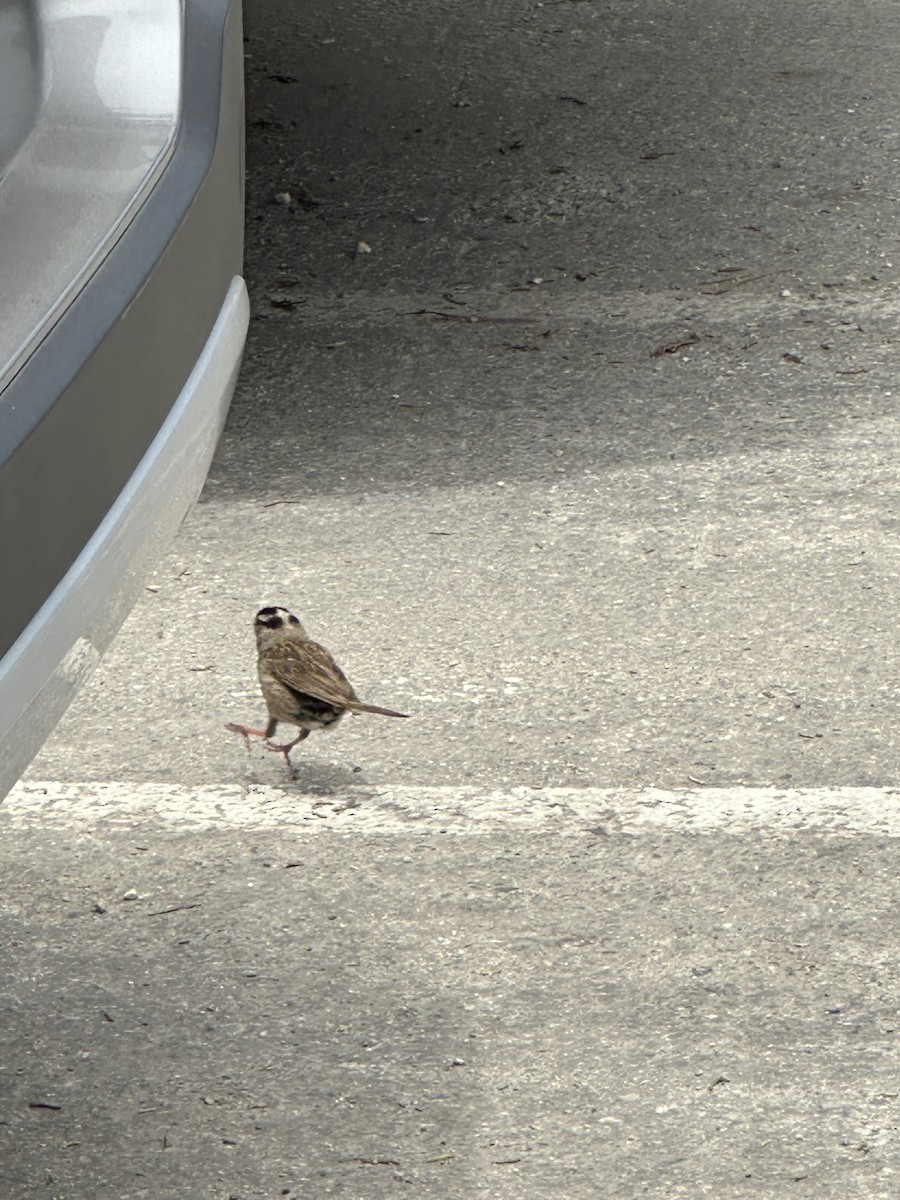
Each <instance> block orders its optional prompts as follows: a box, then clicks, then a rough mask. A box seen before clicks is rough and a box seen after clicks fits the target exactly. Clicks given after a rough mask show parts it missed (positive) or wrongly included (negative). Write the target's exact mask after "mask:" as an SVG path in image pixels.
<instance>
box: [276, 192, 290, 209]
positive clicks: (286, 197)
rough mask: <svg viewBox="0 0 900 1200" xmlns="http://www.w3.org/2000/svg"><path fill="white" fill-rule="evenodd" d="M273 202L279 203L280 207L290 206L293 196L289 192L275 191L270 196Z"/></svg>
mask: <svg viewBox="0 0 900 1200" xmlns="http://www.w3.org/2000/svg"><path fill="white" fill-rule="evenodd" d="M272 202H273V203H274V204H280V205H281V207H282V208H290V207H291V205H292V204H293V203H294V198H293V196H292V195H291V193H290V192H276V193H275V195H274V196H273V197H272Z"/></svg>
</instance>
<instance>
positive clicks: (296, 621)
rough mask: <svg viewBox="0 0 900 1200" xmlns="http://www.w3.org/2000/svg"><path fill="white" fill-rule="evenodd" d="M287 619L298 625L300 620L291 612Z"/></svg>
mask: <svg viewBox="0 0 900 1200" xmlns="http://www.w3.org/2000/svg"><path fill="white" fill-rule="evenodd" d="M288 620H289V621H290V623H291V624H292V625H299V624H300V622H299V621H298V620H297V618H296V617H295V616H294V615H293V614H291V616H289V617H288Z"/></svg>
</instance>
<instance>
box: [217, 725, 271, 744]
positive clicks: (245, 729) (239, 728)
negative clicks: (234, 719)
mask: <svg viewBox="0 0 900 1200" xmlns="http://www.w3.org/2000/svg"><path fill="white" fill-rule="evenodd" d="M225 728H226V729H227V730H228V732H229V733H239V734H240V735H241V737H242V738H243V739H244V745H245V746H246V747H247V749H248V750H249V749H250V738H251V736H252V737H261V738H264V737H266V736H267V734H266V731H265V730H264V729H251V728H250V727H249V726H248V725H235V724H233V723H232V724H229V725H226V726H225Z"/></svg>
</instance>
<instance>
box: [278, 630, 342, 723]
mask: <svg viewBox="0 0 900 1200" xmlns="http://www.w3.org/2000/svg"><path fill="white" fill-rule="evenodd" d="M266 665H267V666H268V668H269V670H270V671H271V672H272V675H273V676H274V677H275V678H276V679H277V680H278V682H279V683H283V684H284V685H285V687H289V688H291V690H292V691H295V692H301V693H302V694H303V695H305V696H315V698H316V699H317V700H324V701H325V703H326V704H334V705H335V706H337V707H341V706H342V705H345V704H347V703H348V702H353V701H355V700H357V695H356V692H354V690H353V688H352V687H351V686H350V681H349V679H348V678H347V676H346V675H345V674H344V672H343V671H342V670H341V668H340V667H339V666H338V665H337V663H336V662H335V661H334V659H333V658H332V657H331V655H330V654H329V652H328V651H327V650H326V649H325V647H324V646H320V645H319V643H318V642H281V643H279V644H278V645H275V646H273V647H272V648H271V649H270V650H269V651H268V653H267V654H266Z"/></svg>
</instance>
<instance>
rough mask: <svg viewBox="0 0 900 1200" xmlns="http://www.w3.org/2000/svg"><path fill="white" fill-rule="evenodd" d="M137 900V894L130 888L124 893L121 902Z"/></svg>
mask: <svg viewBox="0 0 900 1200" xmlns="http://www.w3.org/2000/svg"><path fill="white" fill-rule="evenodd" d="M138 898H139V897H138V894H137V892H136V891H135V890H134V888H132V889H131V890H130V891H128V892H126V893H125V895H124V896H123V897H122V899H123V900H137V899H138Z"/></svg>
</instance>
